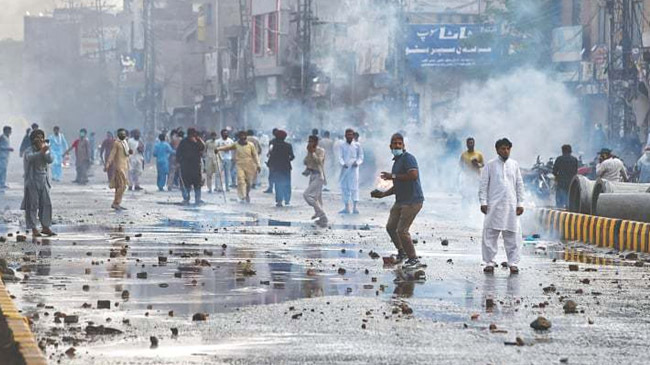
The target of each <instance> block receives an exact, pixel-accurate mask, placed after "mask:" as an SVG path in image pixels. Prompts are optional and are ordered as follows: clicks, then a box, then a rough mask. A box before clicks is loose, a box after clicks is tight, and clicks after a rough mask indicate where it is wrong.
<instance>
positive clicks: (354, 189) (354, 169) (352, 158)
mask: <svg viewBox="0 0 650 365" xmlns="http://www.w3.org/2000/svg"><path fill="white" fill-rule="evenodd" d="M354 135H355V133H354V130H352V129H347V130H346V131H345V143H341V146H340V151H339V163H340V165H341V175H340V177H339V180H340V183H341V195H342V198H343V210H341V211H340V212H339V214H350V202H352V204H353V208H352V213H354V214H359V210H358V209H357V203H358V202H359V165H361V164H362V163H363V149H362V148H361V145H360V144H359V142H357V141H355V140H354Z"/></svg>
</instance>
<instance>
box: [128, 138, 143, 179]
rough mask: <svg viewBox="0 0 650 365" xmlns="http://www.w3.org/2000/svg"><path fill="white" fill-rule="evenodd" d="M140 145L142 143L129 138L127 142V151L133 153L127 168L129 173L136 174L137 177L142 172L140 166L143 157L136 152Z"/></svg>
mask: <svg viewBox="0 0 650 365" xmlns="http://www.w3.org/2000/svg"><path fill="white" fill-rule="evenodd" d="M140 143H142V142H141V141H139V140H135V139H133V138H129V140H128V144H129V149H131V150H132V151H133V154H132V155H130V156H129V167H130V169H131V171H133V172H135V173H137V174H138V176H139V175H140V174H142V170H143V169H144V168H143V166H142V162H143V161H144V155H143V154H142V153H141V152H139V151H138V146H140Z"/></svg>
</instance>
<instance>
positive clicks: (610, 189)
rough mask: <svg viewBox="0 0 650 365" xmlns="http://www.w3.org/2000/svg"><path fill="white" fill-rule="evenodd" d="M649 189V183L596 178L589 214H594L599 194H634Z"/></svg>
mask: <svg viewBox="0 0 650 365" xmlns="http://www.w3.org/2000/svg"><path fill="white" fill-rule="evenodd" d="M648 189H650V184H635V183H623V182H612V181H607V180H603V179H598V180H596V184H594V190H593V192H592V194H591V214H596V207H597V205H598V197H599V196H600V194H635V193H645V192H647V191H648Z"/></svg>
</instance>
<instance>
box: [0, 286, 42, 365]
mask: <svg viewBox="0 0 650 365" xmlns="http://www.w3.org/2000/svg"><path fill="white" fill-rule="evenodd" d="M0 314H1V315H2V316H3V317H4V320H5V321H6V322H7V327H9V330H11V335H12V337H13V340H14V342H15V343H16V345H17V347H18V352H19V353H20V356H22V361H23V363H24V364H26V365H46V364H47V360H46V359H45V356H43V353H42V352H41V349H40V348H39V347H38V344H37V343H36V339H35V338H34V334H33V333H32V331H31V329H30V328H29V322H28V321H27V318H25V317H23V316H22V315H21V314H20V312H18V309H17V308H16V306H15V304H14V302H13V301H12V300H11V297H10V296H9V293H8V292H7V288H6V287H5V285H4V283H3V282H2V280H0ZM17 363H20V362H19V361H17Z"/></svg>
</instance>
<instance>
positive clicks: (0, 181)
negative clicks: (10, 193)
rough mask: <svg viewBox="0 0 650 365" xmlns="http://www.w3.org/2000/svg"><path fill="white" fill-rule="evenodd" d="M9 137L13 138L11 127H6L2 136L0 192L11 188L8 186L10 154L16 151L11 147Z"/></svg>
mask: <svg viewBox="0 0 650 365" xmlns="http://www.w3.org/2000/svg"><path fill="white" fill-rule="evenodd" d="M9 136H11V127H10V126H8V125H6V126H4V127H2V135H1V136H0V190H4V189H8V188H9V187H8V186H7V167H8V166H9V154H10V153H11V152H13V151H14V149H13V148H11V146H10V145H9Z"/></svg>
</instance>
